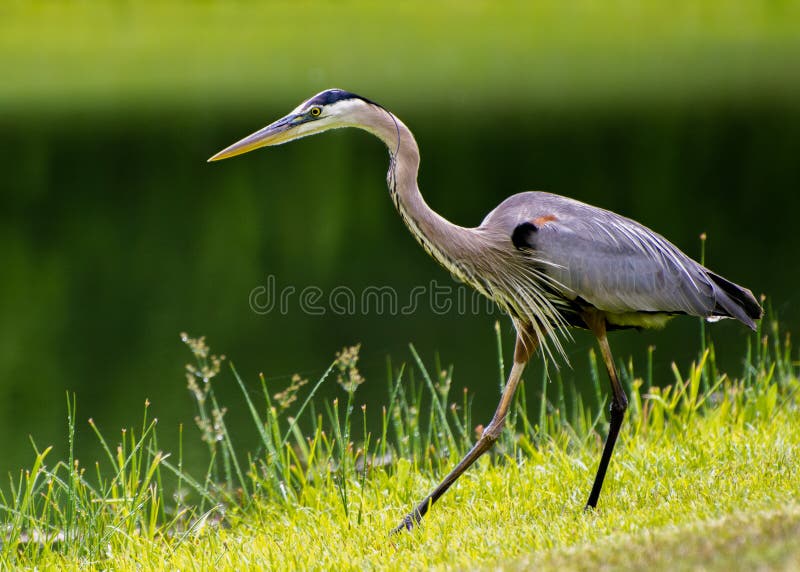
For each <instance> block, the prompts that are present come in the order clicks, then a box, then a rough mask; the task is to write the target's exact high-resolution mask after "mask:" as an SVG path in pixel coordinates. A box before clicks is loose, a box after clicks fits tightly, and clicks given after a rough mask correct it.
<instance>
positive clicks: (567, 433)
mask: <svg viewBox="0 0 800 572" xmlns="http://www.w3.org/2000/svg"><path fill="white" fill-rule="evenodd" d="M184 341H185V342H186V343H187V345H188V346H189V348H190V350H191V351H192V354H193V355H194V358H195V363H193V364H191V365H190V366H188V367H187V372H186V374H187V384H188V387H189V390H190V395H191V396H192V397H193V398H194V399H195V401H196V402H197V405H198V415H197V419H196V421H197V425H198V429H199V430H200V435H201V438H202V439H203V441H204V443H205V447H206V448H207V449H208V459H209V465H208V469H207V471H206V472H205V473H204V474H203V475H200V476H197V475H190V474H189V473H188V472H187V471H185V470H184V468H183V464H182V447H181V448H180V449H179V451H177V452H175V453H174V454H167V453H165V452H162V451H160V449H159V447H158V438H157V431H156V423H155V421H154V420H151V419H150V418H149V416H148V414H147V408H145V413H144V416H143V419H142V423H141V425H140V426H139V427H137V428H135V429H133V428H131V429H128V430H127V431H125V432H123V433H122V434H121V435H120V436H119V437H118V438H117V439H113V440H111V439H108V438H106V437H105V436H104V435H103V434H102V433H101V432H100V431H99V430H98V429H97V428H96V427H95V426H94V424H92V427H93V428H95V431H96V436H97V438H98V439H99V440H100V442H101V443H102V445H103V447H104V449H105V451H106V458H105V459H104V460H103V461H102V462H100V463H97V464H95V465H91V466H86V467H84V466H83V465H82V464H81V463H80V462H78V461H77V460H76V459H74V458H73V456H72V453H71V452H70V454H69V458H68V459H65V460H61V461H57V462H51V459H50V458H49V449H46V448H45V449H39V448H37V447H36V445H35V444H34V448H35V451H36V460H35V462H34V464H33V466H32V467H31V468H30V469H29V470H26V471H23V472H21V473H20V475H19V476H17V477H15V478H12V480H11V482H10V484H9V485H8V486H7V487H5V488H4V489H3V492H2V495H1V496H0V565H2V566H3V567H39V568H50V567H60V568H65V569H106V568H109V567H113V568H115V569H122V570H126V569H140V568H142V567H144V568H153V569H164V568H166V569H209V568H211V567H214V568H217V569H235V570H240V569H296V568H301V569H307V568H315V569H323V570H330V569H336V570H339V569H342V570H346V569H358V570H361V569H387V568H388V569H428V568H436V569H453V568H497V567H501V568H504V569H530V568H534V569H539V568H541V569H559V570H561V569H592V570H595V569H642V568H645V567H648V568H651V567H654V566H655V567H656V568H663V569H667V568H669V569H678V570H680V569H687V570H688V569H712V570H713V569H718V570H731V569H733V570H752V569H758V568H761V569H764V568H785V569H791V568H796V567H797V566H800V548H798V547H797V543H796V541H795V539H796V537H797V534H798V532H800V479H798V474H797V466H798V447H800V423H798V422H797V419H798V404H797V399H796V396H797V390H798V387H800V379H798V371H799V369H800V368H799V367H798V366H799V364H798V362H797V361H796V360H795V361H793V360H792V348H791V344H790V340H789V337H788V335H786V336H782V335H781V334H780V333H779V331H778V327H777V325H776V324H774V323H773V324H772V326H771V329H770V331H769V332H768V335H762V333H758V334H757V335H755V336H754V337H753V338H752V340H751V343H750V344H749V345H748V349H747V352H746V358H745V360H744V369H743V371H742V373H741V375H738V376H737V379H734V378H732V377H729V376H728V375H726V374H723V373H720V372H718V371H717V367H716V363H715V348H714V346H713V344H708V345H707V347H706V348H705V350H703V352H702V354H701V355H700V356H699V357H698V360H697V361H696V363H693V364H691V365H690V366H688V367H682V368H679V367H678V366H675V367H674V368H673V371H674V376H675V377H674V380H672V381H673V383H672V385H671V386H668V387H662V388H658V387H654V386H653V383H652V381H653V380H652V379H650V374H649V373H646V374H645V375H644V377H640V376H639V375H637V373H636V372H634V371H633V370H632V366H631V365H630V363H628V364H623V366H624V367H623V368H622V372H621V374H622V377H623V379H624V380H625V383H626V385H627V386H628V391H629V396H630V403H631V407H630V409H629V415H628V418H627V419H626V423H625V424H624V426H623V430H622V433H621V438H620V442H619V443H618V445H617V450H616V453H615V456H614V458H613V460H612V464H611V468H610V470H609V474H608V476H607V478H606V484H605V488H604V491H603V496H602V497H601V499H600V505H599V508H598V510H596V511H594V512H590V513H586V512H584V511H583V504H584V502H585V500H586V495H587V494H588V490H589V487H590V484H591V481H592V477H593V476H594V468H595V467H596V463H597V460H598V458H599V451H600V448H601V445H602V433H603V431H604V430H605V421H604V420H603V419H604V417H603V415H602V414H598V410H601V409H600V408H599V407H598V405H599V404H598V403H594V402H592V403H589V402H587V401H585V400H584V399H582V398H581V396H580V395H579V394H578V393H577V392H575V390H574V388H572V386H566V385H565V384H564V383H562V382H561V381H560V379H559V378H558V377H556V378H555V380H554V382H553V383H550V384H544V385H540V383H539V382H543V381H544V380H539V382H537V380H530V379H529V380H528V384H527V389H524V390H522V391H521V392H520V393H519V395H518V397H517V400H516V405H515V409H514V412H513V415H512V416H511V418H510V420H509V423H508V427H507V429H508V430H507V431H506V433H505V434H504V436H503V437H502V439H501V440H500V441H498V445H497V447H496V449H495V452H494V455H493V456H491V457H490V456H486V457H485V458H484V459H482V460H481V461H479V462H478V463H477V466H476V467H473V469H472V470H470V471H469V472H468V473H467V474H466V475H465V476H464V477H462V479H461V480H460V481H459V482H458V484H457V485H456V486H454V487H453V489H452V490H451V491H450V492H448V493H447V495H446V496H445V497H444V498H443V499H442V500H441V501H440V502H439V503H438V504H437V506H436V507H435V508H433V509H432V510H431V512H430V514H429V515H428V516H427V517H426V518H425V520H424V521H423V524H422V526H421V527H420V528H419V529H418V530H416V531H415V532H413V533H410V534H401V535H397V536H392V537H389V536H388V535H387V531H388V530H390V529H391V528H392V527H394V526H395V525H396V524H398V522H399V520H400V519H401V518H402V517H403V515H404V514H405V513H406V512H407V511H408V510H410V509H411V508H412V507H413V505H414V503H415V502H416V501H418V500H419V499H420V498H421V497H422V496H423V495H424V494H425V493H427V492H428V490H429V489H430V488H431V487H432V486H433V485H434V484H435V483H436V482H437V479H438V478H439V477H440V476H441V475H442V474H443V473H444V472H445V471H447V470H448V469H449V468H450V467H451V466H452V465H453V463H454V462H455V461H456V460H457V459H458V458H459V456H460V455H461V454H462V453H463V452H464V451H465V449H466V448H467V447H468V446H469V445H470V444H471V443H472V442H473V440H474V438H475V422H474V421H473V420H472V419H471V418H470V414H469V403H470V400H471V399H472V397H471V396H470V395H467V394H466V393H465V394H464V395H457V396H453V395H450V386H451V384H450V382H451V371H450V370H443V369H442V368H441V367H440V366H439V364H435V366H434V367H433V368H431V367H430V366H426V365H425V363H424V360H422V359H421V358H420V356H419V355H418V354H417V353H416V351H415V350H414V349H413V347H412V348H411V357H412V361H413V364H414V366H413V367H410V366H409V367H400V368H397V369H394V368H389V375H388V376H387V378H388V380H387V396H388V397H387V399H388V401H387V403H386V405H384V406H383V407H382V408H375V409H373V406H372V404H370V405H369V408H367V407H366V406H365V407H361V408H354V407H353V404H354V403H355V400H354V399H355V398H354V396H355V394H356V392H357V391H358V387H359V386H360V385H361V384H362V383H363V382H364V380H363V378H362V376H361V375H360V373H359V371H358V348H357V347H355V348H346V349H345V350H343V351H342V352H340V353H339V354H338V355H337V357H336V359H335V361H334V362H333V364H332V365H331V367H330V368H329V369H328V371H327V372H326V373H325V375H323V376H322V377H321V378H320V379H319V380H316V381H315V382H314V383H306V382H305V380H302V379H300V378H295V379H293V380H292V382H291V384H290V385H289V386H288V387H286V388H283V389H282V390H281V391H276V390H275V389H274V388H270V387H268V385H267V382H266V381H265V380H264V379H263V378H262V379H261V380H260V383H261V386H262V390H261V392H260V396H259V397H258V399H255V398H253V394H252V391H251V390H250V389H249V385H248V384H247V383H245V381H244V380H242V379H241V378H240V377H239V376H238V374H237V372H236V370H235V368H234V367H233V366H230V368H229V371H230V375H229V376H228V375H227V371H226V368H225V360H224V358H223V357H221V356H220V357H217V356H214V355H212V354H211V352H210V350H209V348H208V347H207V345H206V344H205V341H204V340H203V339H202V338H200V339H193V338H190V337H189V336H185V335H184ZM498 349H499V350H500V355H502V348H500V347H499V338H498ZM651 355H652V352H651ZM589 366H590V368H589V369H590V373H591V375H590V377H591V379H593V380H594V383H595V386H596V387H595V389H596V394H597V395H598V396H604V395H606V394H607V392H606V391H605V377H604V376H603V375H601V373H600V372H599V371H598V367H597V360H596V358H595V356H594V354H590V356H589ZM647 369H648V372H649V370H650V368H647ZM498 370H499V371H498V373H499V374H500V375H502V370H503V362H502V360H500V361H499V364H498ZM223 374H224V377H221V376H223ZM225 377H228V378H229V379H228V381H233V382H235V383H237V384H239V385H240V386H241V388H242V390H243V394H244V396H245V398H246V403H247V409H248V411H238V412H236V414H238V415H245V414H247V415H250V416H251V417H252V418H253V421H254V426H255V431H257V433H258V435H259V437H260V444H261V445H260V450H258V451H255V452H252V453H245V452H243V451H238V450H237V449H236V448H235V447H234V445H233V442H232V439H231V436H230V434H229V433H228V431H227V429H226V426H225V415H226V410H225V409H224V408H223V407H222V406H221V404H219V403H218V401H217V399H216V396H215V393H214V386H215V384H217V383H221V382H222V380H223V379H224V378H225ZM334 379H335V380H336V382H338V383H339V385H341V388H342V397H341V398H340V399H337V400H334V401H332V402H327V401H322V400H318V399H316V398H315V392H316V389H317V388H318V387H319V385H320V384H322V383H325V382H326V380H330V381H331V382H332V381H333V380H334ZM541 389H544V390H546V393H547V396H548V399H547V400H543V401H542V402H541V403H542V405H541V406H535V407H534V406H533V405H534V404H533V402H534V401H535V400H534V399H533V398H532V397H531V395H533V394H535V393H536V392H537V391H540V390H541ZM487 391H488V390H486V389H484V391H483V392H482V394H481V398H488V397H487V395H486V393H487ZM601 399H602V397H601ZM529 401H530V402H531V403H530V404H528V402H529ZM529 405H530V406H529ZM603 409H604V407H603ZM69 411H70V419H69V421H70V427H71V428H72V429H71V432H70V444H72V443H73V440H74V427H75V422H76V421H75V418H74V417H75V415H74V411H75V403H74V400H71V401H70V407H69ZM375 419H377V420H378V421H379V423H377V426H378V427H379V428H380V429H379V431H377V432H375V433H370V432H368V431H367V427H368V426H370V424H371V423H370V422H371V421H373V420H375ZM301 427H302V430H301ZM70 451H72V447H70Z"/></svg>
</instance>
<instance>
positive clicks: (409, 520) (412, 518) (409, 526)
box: [389, 511, 422, 536]
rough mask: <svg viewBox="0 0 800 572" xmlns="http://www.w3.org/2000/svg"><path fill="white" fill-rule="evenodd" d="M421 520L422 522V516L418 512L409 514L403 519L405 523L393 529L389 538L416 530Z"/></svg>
mask: <svg viewBox="0 0 800 572" xmlns="http://www.w3.org/2000/svg"><path fill="white" fill-rule="evenodd" d="M420 520H422V516H421V515H420V514H419V513H418V512H417V511H414V512H412V513H410V514H407V515H406V517H405V518H404V519H403V522H401V523H400V524H399V525H397V526H396V527H395V528H393V529H392V531H391V532H390V533H389V536H394V535H395V534H399V533H401V532H403V531H406V530H407V531H409V532H410V531H412V530H414V527H415V526H417V525H418V524H419V521H420Z"/></svg>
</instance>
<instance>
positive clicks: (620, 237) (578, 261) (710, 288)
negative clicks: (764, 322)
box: [482, 192, 762, 328]
mask: <svg viewBox="0 0 800 572" xmlns="http://www.w3.org/2000/svg"><path fill="white" fill-rule="evenodd" d="M537 221H543V222H540V223H539V224H537ZM523 223H531V224H533V225H534V226H535V227H536V230H535V231H532V232H530V233H529V234H528V235H527V240H528V242H529V245H530V247H531V249H532V250H533V251H534V252H535V258H536V259H537V260H540V261H544V262H545V263H546V264H545V272H546V273H547V274H548V275H549V276H551V277H552V278H553V279H554V280H555V281H557V282H558V283H559V284H560V285H561V287H562V289H563V292H562V294H563V295H564V296H565V297H567V298H570V299H575V298H577V297H578V296H579V297H581V298H582V299H584V300H585V301H587V302H589V303H590V304H592V305H593V306H595V307H597V308H598V309H601V310H604V311H607V312H614V313H625V312H669V313H686V314H690V315H695V316H704V317H712V316H731V317H734V318H736V319H738V320H740V321H741V322H743V323H744V324H746V325H747V326H749V327H751V328H755V323H754V319H758V318H760V317H761V313H762V310H761V306H760V305H759V304H758V302H756V300H755V298H754V297H753V295H752V293H751V292H750V291H749V290H746V289H744V288H741V287H739V286H737V285H736V284H733V283H732V282H729V281H727V280H725V279H724V278H722V277H720V276H718V275H716V274H714V273H712V272H711V271H709V270H708V269H707V268H705V267H703V266H701V265H700V264H698V263H697V262H695V261H694V260H692V259H691V258H689V257H688V256H686V255H685V254H684V253H683V252H681V251H680V250H679V249H678V248H677V247H676V246H674V245H673V244H672V243H670V242H669V241H668V240H666V239H665V238H664V237H662V236H660V235H659V234H657V233H655V232H653V231H652V230H650V229H648V228H647V227H645V226H643V225H641V224H639V223H637V222H636V221H633V220H631V219H628V218H625V217H623V216H620V215H618V214H616V213H613V212H611V211H607V210H604V209H600V208H597V207H593V206H590V205H587V204H585V203H581V202H579V201H575V200H572V199H568V198H566V197H561V196H558V195H552V194H550V193H541V192H530V193H520V194H518V195H514V196H513V197H509V199H507V200H506V201H504V202H503V203H501V204H500V206H498V207H497V208H496V209H495V210H494V211H493V212H492V213H490V214H489V216H487V217H486V219H485V220H484V222H483V224H482V226H495V227H500V228H503V229H505V230H507V231H508V232H509V235H510V234H511V233H513V232H514V229H515V228H516V227H517V226H518V225H520V224H523Z"/></svg>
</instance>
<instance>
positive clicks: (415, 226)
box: [359, 106, 475, 282]
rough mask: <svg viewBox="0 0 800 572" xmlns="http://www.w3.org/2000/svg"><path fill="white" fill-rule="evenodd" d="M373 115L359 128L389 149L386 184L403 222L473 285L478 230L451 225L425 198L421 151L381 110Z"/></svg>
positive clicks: (373, 110)
mask: <svg viewBox="0 0 800 572" xmlns="http://www.w3.org/2000/svg"><path fill="white" fill-rule="evenodd" d="M369 115H370V116H369V117H368V118H364V119H365V120H364V121H363V122H362V123H361V125H359V127H361V128H362V129H366V130H367V131H369V132H370V133H372V134H373V135H375V136H376V137H378V138H379V139H381V140H382V141H383V142H384V143H385V144H386V147H387V148H388V149H389V157H390V164H389V171H388V173H387V174H386V183H387V185H388V186H389V193H390V195H391V197H392V202H394V204H395V207H397V211H398V212H399V213H400V217H401V218H402V219H403V222H404V223H405V224H406V226H407V227H408V229H409V230H410V231H411V234H413V235H414V238H416V239H417V241H418V242H419V243H420V244H421V245H422V247H423V248H424V249H425V250H426V251H427V252H428V254H430V255H431V256H433V257H434V258H435V259H436V260H437V261H438V262H439V263H440V264H441V265H442V266H444V267H445V268H447V269H448V270H449V271H450V272H452V273H453V274H455V275H456V276H457V277H458V278H460V279H461V280H464V281H469V282H472V280H470V275H471V274H472V272H471V271H470V269H469V268H468V267H467V263H468V260H469V259H470V258H469V257H466V256H465V254H468V253H469V252H470V251H471V250H472V248H470V246H471V245H473V243H474V238H475V232H474V230H472V229H468V228H464V227H461V226H458V225H455V224H453V223H451V222H450V221H448V220H447V219H446V218H444V217H442V216H441V215H439V214H438V213H437V212H436V211H434V210H433V209H432V208H430V207H429V206H428V204H427V203H426V202H425V199H423V198H422V194H421V193H420V191H419V186H418V185H417V173H418V172H419V161H420V159H419V147H418V146H417V142H416V140H415V139H414V136H413V135H412V134H411V131H410V130H409V129H408V127H406V126H405V124H404V123H403V122H402V121H400V120H399V119H398V118H397V117H395V116H394V115H393V114H391V113H390V112H389V111H387V110H386V109H383V108H382V107H379V106H371V108H370V110H369ZM470 239H473V240H470Z"/></svg>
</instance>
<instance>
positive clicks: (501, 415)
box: [392, 337, 538, 534]
mask: <svg viewBox="0 0 800 572" xmlns="http://www.w3.org/2000/svg"><path fill="white" fill-rule="evenodd" d="M536 345H538V344H537V343H536V342H535V341H534V342H531V341H530V339H529V340H528V341H527V343H526V342H525V341H523V340H522V339H521V338H520V337H517V343H516V348H515V351H514V365H513V366H512V367H511V371H510V372H509V374H508V381H507V382H506V386H505V388H504V389H503V394H502V396H501V397H500V403H499V404H498V405H497V410H496V411H495V413H494V416H493V417H492V420H491V421H490V422H489V425H487V426H486V428H485V429H484V430H483V433H482V434H481V437H480V439H478V442H477V443H475V445H474V446H473V447H472V449H470V450H469V452H468V453H467V454H466V455H465V456H464V458H463V459H461V461H460V462H459V463H458V465H456V466H455V468H454V469H453V470H452V471H450V473H448V475H447V476H446V477H445V478H444V479H443V480H442V482H440V483H439V485H438V486H437V487H436V488H435V489H433V492H431V493H430V494H429V495H428V496H426V497H425V498H424V499H423V501H422V502H420V503H419V504H418V505H417V507H416V508H415V509H414V510H413V511H411V512H410V513H409V514H408V515H406V517H405V518H404V519H403V522H401V523H400V525H399V526H397V527H396V528H395V529H393V530H392V534H396V533H398V532H400V531H402V530H403V529H406V530H411V529H413V528H414V526H415V525H417V524H419V522H420V521H421V520H422V517H423V516H425V513H427V512H428V510H429V509H430V507H431V506H433V503H435V502H436V501H437V500H439V497H441V496H442V495H443V494H444V493H445V492H447V489H449V488H450V486H451V485H452V484H453V483H454V482H456V479H458V477H460V476H461V474H462V473H463V472H464V471H466V470H467V469H468V468H469V467H470V466H471V465H472V464H473V463H474V462H475V461H477V460H478V458H479V457H480V456H481V455H483V454H484V453H485V452H486V451H488V450H489V449H491V448H492V446H493V445H494V442H495V441H497V439H498V437H500V435H501V434H502V433H503V428H504V426H505V420H506V415H507V413H508V408H509V407H510V406H511V400H512V399H513V397H514V393H515V391H516V389H517V385H518V384H519V381H520V379H521V378H522V372H523V371H524V370H525V365H526V364H527V363H528V359H529V358H530V355H531V354H532V353H533V351H534V350H535V348H536Z"/></svg>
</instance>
